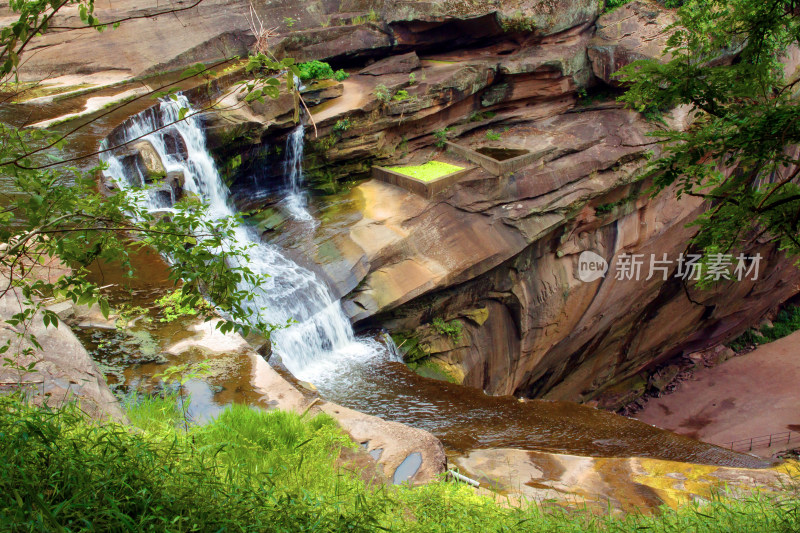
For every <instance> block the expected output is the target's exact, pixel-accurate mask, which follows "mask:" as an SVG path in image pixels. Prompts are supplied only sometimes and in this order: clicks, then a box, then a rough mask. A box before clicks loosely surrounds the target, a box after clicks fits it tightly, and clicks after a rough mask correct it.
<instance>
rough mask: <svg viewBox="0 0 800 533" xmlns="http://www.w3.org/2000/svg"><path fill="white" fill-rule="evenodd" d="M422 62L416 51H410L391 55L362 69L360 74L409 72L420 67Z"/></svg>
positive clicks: (374, 74)
mask: <svg viewBox="0 0 800 533" xmlns="http://www.w3.org/2000/svg"><path fill="white" fill-rule="evenodd" d="M419 65H420V62H419V57H418V56H417V53H416V52H409V53H407V54H402V55H397V56H390V57H387V58H386V59H381V60H380V61H378V62H376V63H373V64H372V65H370V66H368V67H367V68H365V69H362V70H361V71H360V72H359V74H369V75H370V76H382V75H383V74H398V73H405V74H408V73H409V72H411V71H412V70H414V69H416V68H419Z"/></svg>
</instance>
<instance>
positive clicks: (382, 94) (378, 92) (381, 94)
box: [372, 83, 392, 104]
mask: <svg viewBox="0 0 800 533" xmlns="http://www.w3.org/2000/svg"><path fill="white" fill-rule="evenodd" d="M372 95H373V96H375V99H376V100H377V101H378V102H380V103H382V104H385V103H388V102H389V100H391V99H392V96H391V95H390V94H389V88H388V87H386V85H384V84H382V83H381V84H379V85H376V86H375V88H374V89H372Z"/></svg>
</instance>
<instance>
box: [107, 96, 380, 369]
mask: <svg viewBox="0 0 800 533" xmlns="http://www.w3.org/2000/svg"><path fill="white" fill-rule="evenodd" d="M186 107H190V104H189V102H188V100H187V99H186V98H185V97H184V96H179V97H178V99H177V100H176V101H173V100H166V101H163V102H162V103H161V104H160V108H159V111H160V112H159V113H155V112H146V113H140V114H139V115H136V116H134V117H131V118H129V119H128V120H127V121H126V123H125V124H124V125H123V129H124V133H123V138H124V140H126V141H129V140H132V139H137V138H140V137H142V138H143V139H144V140H146V141H149V142H150V143H151V144H152V145H153V147H154V148H155V150H156V151H157V152H158V155H159V156H160V157H161V159H162V161H163V162H164V166H165V168H166V171H167V173H170V172H182V173H183V176H184V180H185V183H184V189H185V190H186V191H188V192H189V193H190V194H196V195H198V196H200V197H202V198H203V199H204V200H205V201H206V202H207V203H208V205H209V210H208V214H207V216H209V217H211V218H213V219H222V218H228V217H232V216H234V215H235V211H234V209H233V208H232V207H231V205H230V202H229V196H230V191H229V190H228V187H227V186H226V185H225V184H224V183H223V181H222V178H221V177H220V174H219V172H218V171H217V167H216V165H215V163H214V161H213V159H212V157H211V154H210V153H209V152H208V150H207V149H206V141H205V133H204V132H203V129H202V124H201V122H200V120H199V118H198V117H197V116H189V117H188V118H187V119H185V120H183V121H178V116H179V113H180V110H181V108H186ZM173 122H175V124H174V125H171V126H169V127H166V128H165V127H164V125H165V124H170V123H173ZM150 132H153V133H150ZM176 133H177V134H178V135H180V137H181V138H182V139H183V142H184V143H185V146H186V154H182V153H176V151H175V150H169V149H168V142H169V138H170V136H171V135H174V134H176ZM302 135H303V129H302V127H299V128H297V129H296V130H295V131H294V132H293V133H292V134H291V135H290V137H289V140H288V141H287V153H286V157H287V160H286V169H287V171H288V173H289V174H290V176H291V177H290V184H291V187H292V188H291V189H290V193H289V196H290V198H291V197H293V198H294V200H293V201H290V202H288V205H289V208H290V209H291V210H292V213H293V214H296V215H297V217H298V218H300V219H309V220H310V219H311V215H310V214H309V213H308V211H307V210H306V209H305V207H304V206H303V203H304V202H303V200H302V198H303V193H302V191H301V190H300V180H301V179H302V170H301V169H300V166H301V161H302V142H303V141H302ZM298 145H300V146H301V147H300V148H298V147H297V146H298ZM178 152H180V151H178ZM106 162H107V163H108V169H107V170H106V171H105V172H106V176H108V177H110V178H112V179H115V180H117V182H118V183H119V185H120V186H121V187H132V186H134V185H135V184H136V183H138V182H140V180H141V176H138V175H131V174H132V173H131V171H130V170H128V171H127V172H126V169H125V168H124V166H123V162H122V160H121V159H120V158H119V157H116V156H114V155H108V156H106ZM141 201H142V202H144V204H145V205H146V207H147V208H148V209H151V210H162V209H165V208H169V207H170V206H165V205H164V200H163V195H157V194H155V193H154V192H152V191H148V192H146V193H145V194H144V195H142V197H141ZM235 239H236V241H237V244H239V245H253V246H252V247H251V248H250V249H249V251H248V253H249V266H250V268H251V269H252V270H253V271H254V272H256V273H258V274H267V275H269V278H267V282H266V283H265V284H264V285H262V286H259V287H252V286H248V287H245V288H246V289H247V290H248V291H250V292H251V293H253V294H254V296H255V301H254V307H255V308H256V309H257V311H255V312H260V313H261V314H262V318H263V319H264V320H265V321H267V322H268V323H271V324H285V323H286V322H287V321H289V320H290V319H291V320H293V321H295V323H294V324H292V325H291V326H289V327H287V328H284V329H280V330H278V331H276V332H275V333H273V335H272V342H273V349H274V350H275V352H276V353H278V354H279V355H280V356H281V358H282V360H283V363H284V365H286V367H287V368H288V369H289V371H291V373H292V374H293V375H294V376H296V377H297V378H299V379H302V380H305V381H310V382H314V383H316V382H319V381H322V380H324V379H325V375H326V374H328V373H331V372H333V371H335V370H336V368H338V367H339V366H341V364H342V362H343V361H344V360H348V359H350V360H359V361H361V360H366V359H370V358H373V357H375V356H377V355H384V353H385V352H386V350H384V349H383V348H382V346H381V344H379V343H378V342H376V341H374V340H372V339H369V338H361V339H359V338H357V337H356V335H355V333H354V332H353V328H352V326H351V325H350V321H349V320H348V318H347V316H345V314H344V311H343V310H342V307H341V304H340V302H339V300H337V299H335V298H334V297H333V296H332V294H331V292H330V290H329V289H328V287H327V286H326V285H325V283H323V282H322V281H321V280H320V279H319V278H317V276H316V275H315V274H314V273H313V272H312V271H310V270H308V269H306V268H303V267H301V266H300V265H298V264H296V263H295V262H293V261H291V260H290V259H288V258H287V257H286V256H284V255H283V254H282V253H281V250H279V249H278V248H277V247H275V246H271V245H268V244H265V243H263V242H262V241H261V238H260V237H259V235H258V233H257V232H256V231H255V230H254V229H253V228H251V227H248V226H239V227H237V228H236V230H235Z"/></svg>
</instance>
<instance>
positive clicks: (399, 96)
mask: <svg viewBox="0 0 800 533" xmlns="http://www.w3.org/2000/svg"><path fill="white" fill-rule="evenodd" d="M392 100H394V101H395V102H402V101H403V100H408V91H406V90H405V89H400V90H399V91H397V92H396V93H394V96H392Z"/></svg>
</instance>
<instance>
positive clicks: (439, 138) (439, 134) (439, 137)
mask: <svg viewBox="0 0 800 533" xmlns="http://www.w3.org/2000/svg"><path fill="white" fill-rule="evenodd" d="M452 129H453V128H451V127H447V128H444V129H441V130H436V131H434V132H433V138H434V139H436V142H434V143H433V144H435V145H436V146H438V147H439V148H444V147H445V146H447V136H448V134H449V133H450V131H452Z"/></svg>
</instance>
